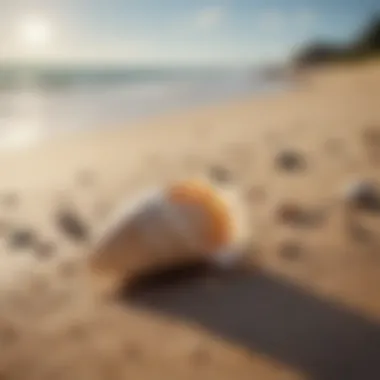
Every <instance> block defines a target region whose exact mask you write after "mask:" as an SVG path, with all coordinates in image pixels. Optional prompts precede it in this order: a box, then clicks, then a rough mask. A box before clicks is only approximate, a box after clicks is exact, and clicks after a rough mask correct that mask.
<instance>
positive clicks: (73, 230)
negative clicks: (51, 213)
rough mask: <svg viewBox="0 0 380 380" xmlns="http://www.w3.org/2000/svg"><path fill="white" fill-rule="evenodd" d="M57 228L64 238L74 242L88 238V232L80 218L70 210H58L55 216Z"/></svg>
mask: <svg viewBox="0 0 380 380" xmlns="http://www.w3.org/2000/svg"><path fill="white" fill-rule="evenodd" d="M56 223H57V226H58V228H59V229H60V230H61V232H63V234H64V235H66V237H68V238H69V239H71V240H74V241H77V242H78V241H85V240H87V239H88V237H89V231H88V228H87V227H86V225H85V224H84V222H83V221H82V220H81V219H80V217H79V216H78V215H77V214H76V213H75V212H74V211H71V210H60V211H58V213H57V215H56Z"/></svg>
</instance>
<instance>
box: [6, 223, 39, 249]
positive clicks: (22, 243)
mask: <svg viewBox="0 0 380 380" xmlns="http://www.w3.org/2000/svg"><path fill="white" fill-rule="evenodd" d="M36 240H37V238H36V235H35V233H34V231H32V230H30V229H26V228H25V229H16V230H14V231H12V232H11V233H10V234H9V236H8V243H9V246H10V248H12V249H24V248H32V247H33V246H34V244H35V242H36Z"/></svg>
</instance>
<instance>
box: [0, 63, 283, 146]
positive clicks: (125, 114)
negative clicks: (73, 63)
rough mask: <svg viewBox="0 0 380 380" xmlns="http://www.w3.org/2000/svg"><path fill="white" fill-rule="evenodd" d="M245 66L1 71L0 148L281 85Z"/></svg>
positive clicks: (6, 69)
mask: <svg viewBox="0 0 380 380" xmlns="http://www.w3.org/2000/svg"><path fill="white" fill-rule="evenodd" d="M283 87H284V83H280V82H279V81H270V80H268V78H265V77H264V76H263V75H261V74H260V72H259V71H255V70H252V69H250V68H249V69H248V68H239V69H236V68H228V69H227V68H209V67H208V68H124V69H88V68H87V69H86V68H81V69H78V68H76V69H75V68H74V69H73V68H70V69H67V68H63V69H62V68H54V69H53V68H32V67H23V68H22V67H5V68H4V67H3V68H0V148H2V149H4V148H15V147H20V146H25V145H30V144H32V143H35V142H39V141H41V140H43V139H46V138H52V137H55V136H59V135H61V134H65V133H71V132H75V131H77V130H91V129H96V128H119V127H122V126H123V125H125V126H127V125H128V124H131V123H130V122H131V121H133V120H137V119H139V118H143V117H152V116H154V115H159V114H164V113H169V112H170V111H173V110H179V109H186V108H190V107H196V106H199V105H207V104H212V103H217V102H223V101H227V100H229V99H234V98H238V97H244V96H246V95H248V94H251V93H252V94H253V93H262V92H266V91H272V90H278V89H279V88H283Z"/></svg>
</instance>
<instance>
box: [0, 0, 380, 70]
mask: <svg viewBox="0 0 380 380" xmlns="http://www.w3.org/2000/svg"><path fill="white" fill-rule="evenodd" d="M375 11H380V0H314V1H313V0H0V59H1V60H3V61H4V60H7V61H21V62H23V61H30V60H36V61H41V62H46V63H60V64H62V63H74V64H78V63H91V64H94V63H96V64H126V63H127V64H129V63H131V64H139V63H169V64H172V63H174V64H198V63H201V64H202V63H237V64H239V63H244V64H245V63H261V62H272V61H273V62H275V61H283V60H286V58H287V57H288V56H289V55H290V54H291V53H292V52H293V51H294V49H295V48H297V47H299V46H300V45H302V44H304V43H305V42H309V41H313V40H320V39H322V40H328V41H337V42H346V41H349V40H350V39H351V38H352V37H353V36H354V35H355V34H356V33H357V32H358V31H359V30H360V28H361V27H362V26H363V25H365V23H366V22H367V20H368V19H369V17H370V16H371V15H373V14H374V12H375Z"/></svg>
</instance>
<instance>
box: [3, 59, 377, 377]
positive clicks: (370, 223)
mask: <svg viewBox="0 0 380 380" xmlns="http://www.w3.org/2000/svg"><path fill="white" fill-rule="evenodd" d="M379 102H380V65H379V62H378V61H375V62H372V63H363V64H360V65H359V64H358V65H356V66H347V67H340V66H337V67H331V68H324V69H321V70H318V71H317V70H316V71H313V72H308V73H305V74H304V75H303V76H302V77H301V76H300V77H299V78H298V80H297V81H296V83H295V86H294V88H292V89H290V90H287V91H286V92H279V93H275V94H264V95H256V96H252V97H250V98H246V99H244V100H239V101H235V102H233V101H232V102H229V103H224V104H223V105H213V106H205V107H203V108H202V107H199V108H196V109H194V110H190V111H185V112H183V111H182V112H175V113H172V114H168V115H163V116H159V117H155V118H151V119H147V120H145V121H141V122H139V123H136V125H131V126H130V127H129V128H126V129H122V128H111V127H110V128H109V129H107V128H105V129H102V130H96V131H92V132H83V133H79V132H78V133H76V134H71V135H67V136H66V137H64V138H60V139H52V140H51V141H48V142H44V143H41V144H35V145H33V146H30V147H28V148H22V149H21V148H20V149H13V150H4V151H2V152H0V173H1V178H2V181H1V184H0V203H1V204H0V206H1V220H0V234H1V240H0V245H1V257H2V260H3V264H2V266H1V276H0V287H1V295H0V300H1V304H0V310H1V311H2V315H1V316H0V350H1V352H0V374H1V375H0V377H2V378H4V379H12V380H13V379H20V380H21V379H30V380H32V379H39V380H43V379H50V378H57V379H58V378H61V379H73V380H74V379H106V378H107V379H124V378H127V377H128V378H129V377H130V378H139V379H178V380H180V379H196V378H197V379H214V378H215V379H231V378H237V379H252V378H257V379H262V380H267V379H268V380H269V379H274V380H277V379H278V380H285V379H286V380H290V379H308V378H315V377H316V376H317V375H319V376H322V375H323V376H325V377H323V378H336V379H340V378H345V379H351V378H352V379H356V378H358V377H355V375H356V376H357V375H358V373H362V374H363V377H362V378H363V379H364V378H377V376H379V374H380V370H379V368H374V367H373V366H372V367H371V363H372V364H373V363H374V357H375V356H376V355H377V357H378V354H379V352H380V347H379V344H378V341H380V340H378V341H377V340H376V338H379V337H380V331H379V327H378V326H379V325H378V324H379V323H380V298H379V296H378V289H379V288H380V256H379V255H380V253H379V244H380V241H379V237H378V236H379V233H380V218H379V215H378V214H377V213H376V210H375V212H367V211H366V210H364V211H363V210H360V209H356V208H355V209H353V208H352V207H350V205H349V204H348V203H349V202H348V200H347V198H345V196H344V194H345V193H344V192H345V189H347V186H349V185H350V184H352V183H354V182H355V181H358V180H373V181H375V183H377V182H378V178H379V173H380V172H379V170H380V110H379V107H378V106H379ZM289 157H290V158H289ZM216 167H218V168H220V167H221V168H223V169H225V170H226V171H228V173H229V179H228V186H231V187H233V188H234V189H235V191H236V192H238V193H239V194H240V196H241V198H242V199H243V200H244V204H245V207H246V208H247V210H248V213H249V217H250V227H249V228H250V230H251V231H252V233H251V239H250V240H251V241H250V243H251V244H250V245H251V247H252V249H251V256H250V258H249V263H250V264H247V265H252V268H254V272H257V273H258V276H265V277H268V278H271V279H276V281H278V283H279V284H285V285H284V286H285V287H286V286H288V285H289V286H291V287H292V289H293V287H294V289H297V291H298V290H299V291H302V292H303V293H304V294H305V297H306V298H307V297H310V298H312V299H314V298H316V299H318V300H321V302H322V301H323V302H329V303H332V304H333V305H334V307H335V306H336V307H339V308H342V309H343V310H344V312H345V313H346V314H347V315H351V314H352V315H357V316H358V318H359V319H360V320H363V321H362V322H360V323H361V324H360V323H359V322H353V321H352V322H350V323H351V324H350V326H359V324H360V326H363V324H365V323H368V324H370V325H371V326H373V327H371V328H370V327H366V330H365V331H366V333H367V334H370V333H369V332H371V334H372V335H371V336H372V338H371V339H369V338H368V340H367V341H365V340H363V341H361V343H360V344H358V343H357V336H356V335H355V336H354V335H350V333H349V332H348V331H349V330H347V334H346V333H343V332H342V335H341V336H340V337H339V339H341V340H340V341H339V342H338V343H336V344H335V343H334V342H335V341H334V335H333V326H334V324H336V325H338V324H339V323H340V322H339V319H336V320H335V319H334V322H331V325H330V324H329V323H327V322H326V323H324V322H323V323H322V322H321V321H322V320H323V318H324V317H323V315H325V314H323V315H322V314H321V316H320V317H318V316H315V318H320V319H319V320H318V321H319V322H320V323H319V322H318V321H316V320H313V315H307V316H306V314H305V316H304V317H302V318H305V325H304V327H302V323H301V322H300V323H299V324H295V323H294V321H293V324H292V322H291V320H292V319H293V317H295V318H296V315H297V314H296V313H295V312H294V313H293V314H291V312H290V314H286V313H285V312H284V315H283V316H282V315H281V313H282V312H281V310H282V309H281V308H282V307H283V308H284V310H286V309H289V308H291V305H294V304H293V303H292V301H290V300H289V303H287V299H286V298H283V299H282V301H281V302H280V303H278V304H277V303H276V305H277V306H276V307H275V306H274V303H273V302H272V301H273V299H274V298H268V304H267V305H272V306H273V307H272V308H271V307H269V306H268V308H267V312H268V313H277V314H278V315H277V319H276V320H274V319H273V320H272V324H271V323H270V322H265V321H266V320H268V319H269V320H270V318H268V317H269V315H268V316H267V317H265V316H264V314H262V317H261V319H260V318H258V319H257V321H256V320H255V312H254V310H255V308H260V307H261V305H266V297H267V296H268V297H269V296H270V295H271V294H272V293H271V292H270V291H269V290H268V289H269V288H268V286H269V285H268V283H267V282H266V280H265V281H264V280H263V281H261V280H260V281H259V280H255V281H256V282H255V284H256V285H254V286H255V287H256V289H260V287H261V289H264V288H265V286H267V287H266V288H265V289H266V290H263V293H261V294H260V293H259V290H257V293H256V292H253V293H252V297H250V296H249V295H247V294H246V293H244V294H246V296H244V297H246V298H244V299H245V300H248V301H247V303H249V300H250V302H251V303H249V304H247V305H246V308H247V315H250V316H251V315H252V317H250V318H252V324H253V325H254V324H255V323H257V324H256V328H257V330H258V331H260V332H261V333H262V335H263V338H262V339H261V340H259V341H258V342H252V343H247V342H245V343H242V342H243V340H241V339H240V340H239V339H235V340H234V339H226V337H225V336H224V334H223V333H222V332H218V327H217V328H216V329H215V331H214V330H213V328H212V326H211V327H210V326H209V324H210V323H211V322H210V321H211V319H210V320H209V321H207V323H203V322H202V318H203V317H202V313H201V312H199V315H195V316H191V315H190V322H188V321H187V320H186V318H184V319H182V318H177V317H176V315H177V314H181V312H182V311H179V312H178V313H177V312H176V307H175V304H174V303H173V304H170V302H169V301H170V299H173V300H175V302H177V301H178V299H177V298H175V297H174V296H173V298H170V297H169V296H167V297H166V298H165V300H166V302H167V303H168V305H169V304H170V305H169V306H170V307H169V306H168V307H167V308H166V309H167V310H169V311H170V312H171V313H169V314H166V313H164V312H161V311H158V310H160V305H158V306H157V307H156V309H157V311H156V312H155V311H148V310H144V308H141V305H140V304H139V305H135V304H134V303H133V302H131V303H129V302H128V301H124V302H121V301H120V302H116V301H115V303H114V304H98V302H96V301H95V300H93V299H92V298H91V297H90V296H89V294H88V293H87V289H86V286H84V280H83V277H82V275H81V273H82V272H81V270H80V268H81V266H80V264H81V262H82V261H83V259H84V258H85V254H86V250H88V249H89V244H90V243H91V241H92V239H93V237H94V236H96V232H97V230H98V228H100V227H101V226H102V223H103V222H104V220H105V218H106V217H107V216H109V215H110V213H111V212H112V211H113V210H114V209H115V208H117V207H118V204H119V202H120V201H121V200H122V199H124V198H125V197H128V196H133V195H134V194H136V193H138V192H139V191H141V190H143V189H145V188H149V187H155V186H160V185H162V184H166V183H168V182H170V181H173V180H174V179H183V178H188V177H193V176H198V175H206V176H209V175H210V174H211V173H212V171H213V169H214V168H216ZM377 185H379V184H378V183H377ZM62 209H64V210H70V212H71V213H72V214H74V215H75V219H79V220H80V221H81V226H77V227H76V228H75V227H73V228H71V229H70V227H67V224H70V223H64V222H63V223H62ZM299 210H301V211H299ZM372 211H374V210H372ZM300 213H301V214H302V215H303V216H305V215H306V216H305V217H301V218H298V217H297V216H295V215H299V214H300ZM74 224H75V223H74ZM82 224H83V225H82ZM71 225H72V223H71ZM260 284H261V285H260ZM265 284H266V285H265ZM209 285H210V284H208V285H206V287H207V286H209ZM212 286H215V284H214V283H213V282H211V287H212ZM276 286H277V285H276ZM216 287H217V289H220V288H218V284H217V283H216ZM207 289H208V288H207ZM271 289H272V290H271V291H273V292H274V290H273V289H274V288H273V286H272V287H271ZM276 289H277V288H276ZM279 289H280V288H279ZM247 291H248V290H245V292H247ZM220 292H221V293H220V294H221V295H223V293H222V291H220ZM190 293H191V292H190ZM206 293H207V292H206ZM197 294H199V297H201V295H202V291H199V292H198V293H197ZM226 294H227V293H226ZM273 294H274V293H273ZM281 294H282V293H281ZM284 294H285V293H284ZM292 294H293V293H292ZM294 294H295V293H294ZM294 294H293V296H294V297H293V300H294V302H296V301H295V298H297V297H298V298H297V299H300V298H299V297H300V296H295V295H294ZM255 295H256V299H255ZM242 297H243V296H242ZM270 297H272V296H270ZM273 297H274V295H273ZM284 297H285V296H284ZM302 297H303V296H302ZM193 298H194V297H193ZM193 298H189V302H191V300H193ZM306 298H305V300H306ZM225 300H226V301H225V302H232V303H233V302H234V301H233V299H232V300H231V296H227V295H226V298H225ZM157 302H158V301H157ZM173 302H174V301H173ZM194 302H196V301H194ZM215 302H217V301H215ZM218 302H221V301H218ZM271 302H272V303H271ZM276 302H277V301H276ZM297 302H298V301H297ZM299 302H301V301H299ZM305 302H306V301H305ZM153 303H154V302H153ZM158 303H159V302H158ZM163 303H165V302H164V301H163ZM173 305H174V306H173ZM215 305H216V304H215ZM298 305H299V303H298ZM181 307H182V309H181ZM181 307H179V308H178V310H179V309H181V310H185V309H186V308H184V307H183V305H182V306H181ZM215 307H216V306H215ZM231 307H232V308H233V307H234V306H231ZM321 307H322V306H321ZM194 308H195V306H194ZM194 308H193V309H194ZM163 309H165V307H163ZM190 309H191V307H190ZM241 310H242V313H244V309H243V308H242V309H241ZM302 310H303V309H302V308H300V313H301V315H302ZM318 310H319V309H318ZM329 310H330V309H329ZM188 313H189V314H191V310H190V311H189V312H188ZM329 313H330V314H331V315H332V314H333V312H329ZM342 313H343V312H342ZM316 314H317V313H316ZM185 315H186V313H185ZM286 315H288V317H286ZM210 318H211V317H210ZM221 318H222V316H221ZM286 318H288V320H287V319H286ZM345 318H346V319H347V318H348V319H349V317H345ZM232 319H233V318H232ZM245 321H247V319H245ZM275 321H276V322H275ZM307 321H308V322H307ZM350 321H351V319H350ZM355 321H356V320H355ZM364 321H366V322H364ZM209 322H210V323H209ZM236 323H237V324H238V322H236ZM260 323H261V324H262V326H261V325H260ZM342 323H343V322H342ZM347 323H348V322H347ZM227 324H228V323H226V325H227ZM231 324H233V320H232V321H231ZM246 324H247V323H246ZM287 325H292V326H293V327H292V329H293V330H291V331H293V332H294V334H293V333H291V334H290V335H286V334H281V333H279V332H276V328H278V330H281V331H286V329H287ZM296 325H297V326H296ZM313 326H319V327H320V328H321V329H322V330H323V328H326V329H332V330H331V334H332V335H330V338H331V341H330V342H329V343H326V344H329V345H331V346H330V348H329V350H331V352H334V351H335V352H338V351H339V350H340V349H342V347H343V346H342V345H343V343H342V342H343V341H344V339H347V340H346V341H344V342H345V347H348V345H350V344H351V346H350V348H349V349H347V350H346V351H347V352H346V356H344V353H342V356H339V358H336V359H334V360H333V359H332V358H327V359H326V358H323V360H322V358H321V357H316V358H315V361H313V359H312V358H311V357H312V355H313V353H314V354H315V355H317V354H318V353H319V354H322V351H323V349H321V348H320V349H317V347H320V346H318V344H319V343H318V342H319V339H321V338H320V337H321V336H324V337H325V339H327V338H326V334H327V333H326V332H323V331H322V330H321V331H320V333H315V334H310V336H308V334H309V330H308V328H309V327H310V329H312V328H313ZM209 327H210V328H209ZM223 328H224V329H227V327H223ZM223 328H222V327H220V326H219V330H220V329H221V330H223ZM241 328H242V329H243V327H241ZM297 328H298V330H297ZM302 328H304V330H302ZM361 328H362V330H360V328H359V327H358V330H357V331H364V330H363V329H364V327H361ZM244 329H248V330H249V326H244ZM266 329H268V331H267V333H264V332H265V331H266ZM371 329H372V330H371ZM239 331H240V330H239ZM263 331H264V332H263ZM329 331H330V330H329ZM342 331H343V330H342ZM328 334H330V333H328ZM328 334H327V335H328ZM358 334H359V332H358ZM363 334H364V333H363ZM363 334H362V335H363ZM374 334H375V335H374ZM248 335H249V334H248ZM362 335H361V336H362ZM364 335H365V334H364ZM266 337H267V340H265V339H266ZM293 338H294V341H293ZM252 339H254V338H252ZM278 339H282V341H281V342H279V341H278ZM313 339H314V341H313ZM337 339H338V338H337ZM363 339H364V338H363ZM284 340H285V341H288V344H289V347H288V346H286V344H285V343H286V342H284ZM301 340H302V342H303V344H304V346H302V344H299V343H300V341H301ZM369 341H371V342H377V343H375V344H374V345H373V347H372V346H371V347H370V348H368V353H367V356H366V358H363V357H362V356H363V355H362V356H361V357H360V358H358V363H357V365H356V364H355V363H356V362H355V359H356V358H357V354H358V352H357V351H355V345H357V350H359V348H360V349H364V350H365V349H366V347H367V346H366V344H367V343H366V342H369ZM297 342H298V343H297ZM297 344H298V346H299V347H304V352H305V351H307V352H308V353H307V355H311V356H310V357H307V358H306V354H305V355H304V357H303V358H302V354H301V358H300V359H299V360H298V363H297V359H296V356H297V355H296V354H295V355H294V356H292V354H289V356H288V357H287V356H286V354H284V355H282V352H283V353H285V352H287V351H289V352H292V349H294V351H296V348H294V346H297ZM281 345H283V351H281V350H280V351H278V350H271V347H272V346H276V347H279V346H281ZM37 347H38V348H37ZM253 347H256V348H255V349H253ZM287 347H288V348H287ZM305 347H311V348H310V350H309V351H308V350H307V349H305ZM313 347H315V350H316V351H313ZM343 351H344V350H343ZM310 358H311V359H310ZM288 359H289V360H288ZM293 359H294V360H293ZM329 360H330V361H329ZM341 361H351V362H352V368H351V372H349V374H351V375H352V377H349V375H348V373H346V372H345V371H346V369H343V368H342V367H340V366H339V365H338V364H337V363H339V362H341ZM314 364H315V365H314ZM313 365H314V367H315V368H318V370H315V373H311V372H312V369H313V368H314V367H313ZM324 365H325V367H324ZM329 370H331V372H328V371H329ZM365 370H366V371H369V372H368V373H365V372H360V371H365ZM339 371H340V372H339ZM355 371H356V372H355ZM371 371H372V372H371ZM374 371H375V372H374ZM376 371H377V372H376ZM333 374H335V377H332V376H333ZM328 376H330V377H328Z"/></svg>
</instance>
